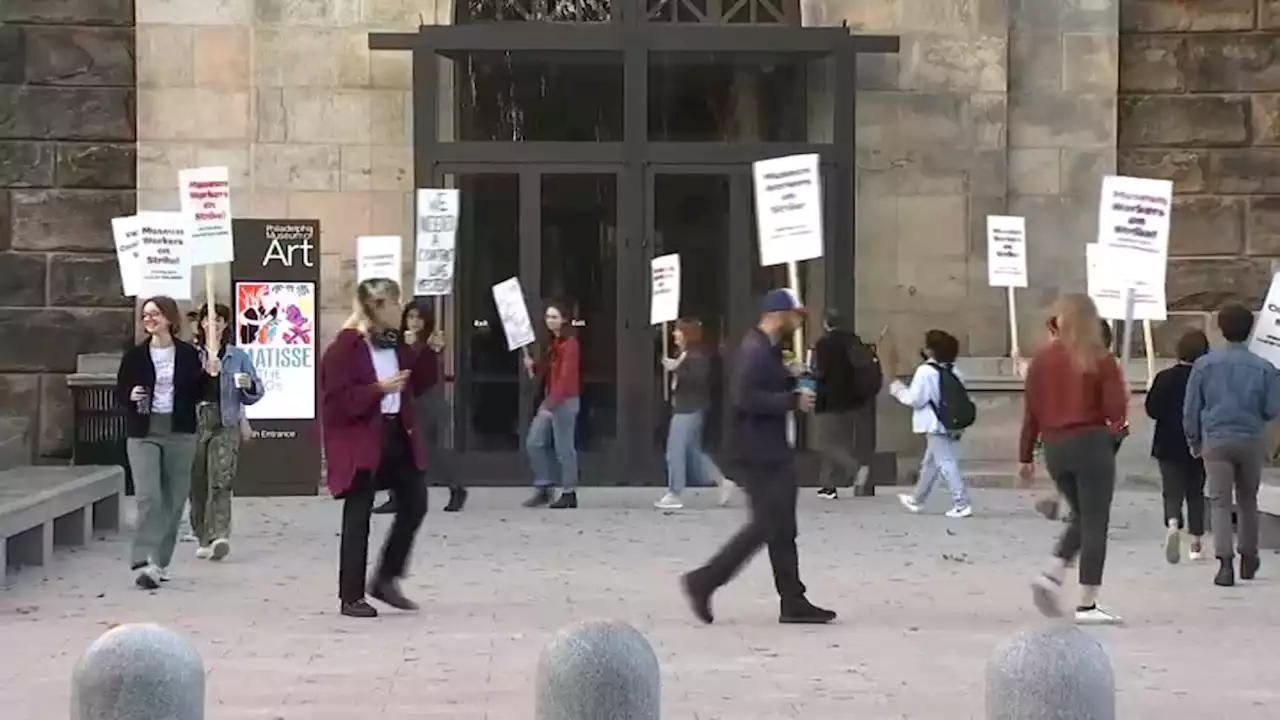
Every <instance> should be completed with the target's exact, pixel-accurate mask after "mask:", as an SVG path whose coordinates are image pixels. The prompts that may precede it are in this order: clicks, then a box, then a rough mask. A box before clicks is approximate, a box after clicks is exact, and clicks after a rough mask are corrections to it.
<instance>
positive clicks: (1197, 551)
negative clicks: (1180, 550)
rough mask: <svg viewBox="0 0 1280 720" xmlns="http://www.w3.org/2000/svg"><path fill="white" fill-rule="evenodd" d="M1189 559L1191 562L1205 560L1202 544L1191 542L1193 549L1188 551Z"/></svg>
mask: <svg viewBox="0 0 1280 720" xmlns="http://www.w3.org/2000/svg"><path fill="white" fill-rule="evenodd" d="M1187 559H1188V560H1190V561H1191V562H1197V561H1199V560H1203V559H1204V549H1203V546H1202V545H1201V544H1200V543H1198V542H1195V541H1194V540H1193V541H1192V542H1191V549H1190V550H1188V551H1187Z"/></svg>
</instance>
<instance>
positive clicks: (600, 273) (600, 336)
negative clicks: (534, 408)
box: [538, 171, 618, 484]
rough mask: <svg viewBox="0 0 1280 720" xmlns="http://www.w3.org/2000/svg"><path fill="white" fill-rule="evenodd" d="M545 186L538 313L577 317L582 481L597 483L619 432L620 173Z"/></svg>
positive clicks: (573, 176)
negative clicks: (559, 311) (552, 307)
mask: <svg viewBox="0 0 1280 720" xmlns="http://www.w3.org/2000/svg"><path fill="white" fill-rule="evenodd" d="M539 187H540V192H541V219H540V221H539V230H540V233H539V234H540V236H541V240H540V246H539V248H538V250H539V260H540V261H539V266H540V267H539V273H540V275H541V279H540V295H541V298H542V300H543V308H539V309H538V312H542V310H543V309H544V308H545V307H546V305H548V304H550V303H553V302H554V303H559V304H561V305H563V306H564V307H565V308H566V309H567V311H568V313H569V316H570V318H571V319H572V324H573V332H574V333H576V335H577V337H578V342H579V345H580V348H581V353H582V356H581V367H580V368H579V371H580V373H581V378H582V406H581V410H580V411H579V413H578V426H577V447H578V450H579V452H581V453H584V454H583V457H582V466H583V478H582V481H583V482H584V483H586V484H596V483H597V482H600V480H601V477H600V476H601V475H608V474H610V473H609V472H608V470H609V468H608V464H607V461H606V460H605V458H604V457H603V456H604V454H606V453H607V452H609V451H610V450H612V449H613V447H614V444H613V441H614V440H615V439H616V437H617V411H618V402H617V398H618V371H617V368H618V361H617V347H618V326H617V318H618V307H617V272H618V247H617V226H618V219H617V217H618V176H617V174H616V173H614V172H606V173H601V172H598V171H596V172H563V173H561V172H556V173H548V174H544V175H542V176H541V178H540V183H539ZM539 325H541V323H539ZM543 327H545V326H543Z"/></svg>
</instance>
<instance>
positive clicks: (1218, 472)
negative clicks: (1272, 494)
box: [1201, 439, 1264, 559]
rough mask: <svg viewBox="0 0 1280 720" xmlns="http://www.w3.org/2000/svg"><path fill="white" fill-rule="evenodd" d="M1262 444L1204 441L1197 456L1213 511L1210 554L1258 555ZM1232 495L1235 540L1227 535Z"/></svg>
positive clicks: (1258, 441) (1220, 556)
mask: <svg viewBox="0 0 1280 720" xmlns="http://www.w3.org/2000/svg"><path fill="white" fill-rule="evenodd" d="M1263 452H1264V451H1263V445H1262V441H1261V440H1260V439H1253V440H1213V439H1209V440H1206V441H1205V443H1204V448H1203V451H1202V453H1201V455H1202V456H1203V457H1204V470H1205V474H1206V475H1208V477H1209V482H1208V485H1209V505H1210V507H1212V508H1213V510H1212V512H1213V554H1214V555H1215V556H1216V557H1219V558H1227V559H1229V558H1232V557H1235V547H1234V546H1235V544H1236V543H1235V541H1236V540H1239V543H1240V554H1241V555H1257V554H1258V486H1259V485H1260V484H1261V483H1262V457H1263ZM1233 491H1234V493H1235V508H1234V509H1235V511H1236V522H1237V525H1236V533H1235V534H1236V537H1235V538H1233V537H1232V536H1231V512H1232V509H1233V508H1232V502H1231V495H1232V492H1233Z"/></svg>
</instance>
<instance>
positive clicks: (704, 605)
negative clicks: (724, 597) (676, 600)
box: [680, 573, 715, 625]
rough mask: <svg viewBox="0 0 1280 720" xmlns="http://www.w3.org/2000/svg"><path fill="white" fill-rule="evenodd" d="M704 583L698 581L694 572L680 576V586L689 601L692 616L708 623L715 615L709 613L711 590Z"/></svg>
mask: <svg viewBox="0 0 1280 720" xmlns="http://www.w3.org/2000/svg"><path fill="white" fill-rule="evenodd" d="M704 585H705V583H700V582H699V581H698V576H697V574H696V573H686V574H684V575H681V576H680V588H681V589H682V590H684V596H685V599H686V600H688V601H689V607H690V609H692V610H693V616H694V617H696V618H698V619H699V620H701V621H702V622H704V623H707V624H708V625H710V624H711V622H712V621H714V620H715V616H714V615H712V614H711V591H710V590H708V589H707V588H706V587H704Z"/></svg>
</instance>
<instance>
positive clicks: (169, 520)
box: [116, 296, 218, 590]
mask: <svg viewBox="0 0 1280 720" xmlns="http://www.w3.org/2000/svg"><path fill="white" fill-rule="evenodd" d="M140 319H141V330H142V332H141V333H140V334H141V336H142V340H141V341H140V342H139V343H138V344H137V345H134V346H133V347H132V348H130V349H129V350H128V351H126V352H125V354H124V356H123V357H122V358H120V370H119V372H118V373H117V374H116V398H117V400H118V401H119V403H120V405H121V406H122V407H124V410H125V423H126V426H127V429H128V440H127V441H126V449H127V451H128V454H129V467H130V470H131V471H132V473H133V484H134V489H135V493H134V494H135V496H136V501H137V506H138V521H137V530H136V533H135V535H134V539H133V546H132V548H131V550H130V567H131V568H132V569H133V570H134V571H135V572H136V573H137V576H136V577H135V579H134V583H135V584H136V585H137V586H138V587H140V588H143V589H144V590H155V589H156V588H158V587H160V583H161V582H164V581H166V580H168V579H169V562H170V560H172V559H173V549H174V545H175V544H176V543H177V541H178V523H179V521H180V520H181V519H182V506H183V504H184V503H185V502H186V499H187V493H188V492H189V491H190V488H191V462H192V458H193V457H194V456H195V452H196V404H197V403H198V402H199V401H200V398H201V397H202V394H203V392H204V386H205V384H206V383H208V382H215V383H216V382H217V380H216V378H214V377H211V375H216V374H217V373H218V369H217V367H216V363H215V364H210V365H209V366H207V367H206V366H204V365H202V364H201V360H200V353H199V352H197V351H196V349H195V348H194V347H193V346H191V345H190V344H188V343H185V342H183V341H182V340H180V339H179V338H178V337H177V335H176V333H179V332H181V331H182V315H181V314H179V312H178V305H177V303H175V302H174V301H173V298H169V297H164V296H158V297H153V298H150V299H148V300H146V301H145V302H143V303H142V312H141V318H140Z"/></svg>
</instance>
